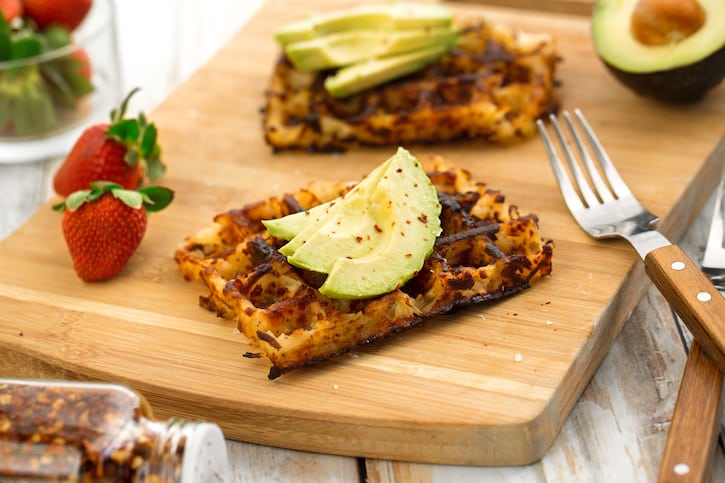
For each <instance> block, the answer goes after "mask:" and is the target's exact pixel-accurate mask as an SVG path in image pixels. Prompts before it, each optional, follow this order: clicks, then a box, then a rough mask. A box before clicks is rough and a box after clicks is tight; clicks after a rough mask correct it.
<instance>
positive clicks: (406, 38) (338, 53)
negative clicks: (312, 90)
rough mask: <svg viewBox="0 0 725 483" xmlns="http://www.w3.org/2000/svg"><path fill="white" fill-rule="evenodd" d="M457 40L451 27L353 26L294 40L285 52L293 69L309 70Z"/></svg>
mask: <svg viewBox="0 0 725 483" xmlns="http://www.w3.org/2000/svg"><path fill="white" fill-rule="evenodd" d="M457 39H458V31H457V30H455V29H453V28H452V27H450V26H446V27H436V28H412V29H406V30H398V31H386V30H357V29H356V30H348V31H345V32H338V33H333V34H329V35H325V36H323V37H317V38H314V39H312V40H306V41H301V42H293V43H291V44H288V45H287V47H286V48H285V54H286V55H287V58H288V59H289V60H290V61H291V62H292V64H293V65H294V66H295V68H297V69H298V70H301V71H307V72H310V71H318V70H325V69H331V68H334V67H342V66H346V65H350V64H354V63H356V62H360V61H363V60H367V59H369V58H371V57H388V56H391V55H395V54H400V53H404V52H409V51H412V50H416V49H420V48H425V47H431V46H435V45H439V44H441V45H447V46H452V45H454V44H455V43H456V40H457Z"/></svg>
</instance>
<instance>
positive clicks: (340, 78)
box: [325, 45, 449, 98]
mask: <svg viewBox="0 0 725 483" xmlns="http://www.w3.org/2000/svg"><path fill="white" fill-rule="evenodd" d="M448 49H449V45H434V46H432V47H425V48H422V49H417V50H414V51H412V52H407V53H404V54H399V55H393V56H390V57H384V58H381V59H369V60H366V61H362V62H358V63H356V64H353V65H350V66H348V67H343V68H341V69H340V70H338V71H337V72H336V73H335V74H334V75H331V76H329V77H327V78H326V79H325V89H326V90H327V92H329V93H330V95H331V96H332V97H336V98H342V97H347V96H351V95H353V94H357V93H358V92H361V91H364V90H365V89H369V88H371V87H375V86H377V85H380V84H384V83H385V82H389V81H391V80H393V79H397V78H400V77H403V76H406V75H408V74H412V73H413V72H416V71H418V70H421V69H423V68H424V67H426V66H428V65H430V64H432V63H433V62H435V61H436V60H438V59H439V58H441V57H442V56H443V55H444V54H445V53H446V52H448Z"/></svg>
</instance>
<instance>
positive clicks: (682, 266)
mask: <svg viewBox="0 0 725 483" xmlns="http://www.w3.org/2000/svg"><path fill="white" fill-rule="evenodd" d="M670 267H672V270H677V271H678V272H679V271H680V270H684V269H685V262H672V265H670Z"/></svg>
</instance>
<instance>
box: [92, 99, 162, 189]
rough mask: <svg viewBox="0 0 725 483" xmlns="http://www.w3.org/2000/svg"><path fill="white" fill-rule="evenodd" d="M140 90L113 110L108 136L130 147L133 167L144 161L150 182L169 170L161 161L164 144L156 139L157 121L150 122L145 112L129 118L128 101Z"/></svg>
mask: <svg viewBox="0 0 725 483" xmlns="http://www.w3.org/2000/svg"><path fill="white" fill-rule="evenodd" d="M139 90H140V89H139V88H138V87H136V88H134V89H132V90H131V92H129V93H128V95H127V96H126V98H125V99H124V100H123V101H122V102H121V105H120V106H119V107H118V109H113V110H112V111H111V124H110V125H109V126H108V129H107V130H106V137H108V138H110V139H114V140H115V141H117V142H119V143H121V144H122V145H123V146H124V147H125V148H126V155H125V156H124V161H126V164H128V165H129V166H131V167H134V166H136V165H137V164H139V163H141V166H142V167H143V171H144V176H146V177H147V178H148V179H149V180H150V181H154V180H156V179H157V178H158V177H160V176H161V175H162V174H164V172H165V171H166V167H165V166H164V164H163V162H162V161H161V147H160V146H159V145H158V143H157V142H156V140H157V137H158V132H157V129H156V126H155V125H154V124H153V123H150V122H148V120H147V119H146V116H145V115H144V114H143V113H139V115H138V117H137V118H135V119H133V118H132V119H128V118H126V117H125V116H126V109H127V108H128V103H129V101H130V100H131V97H133V95H134V94H136V93H137V92H138V91H139Z"/></svg>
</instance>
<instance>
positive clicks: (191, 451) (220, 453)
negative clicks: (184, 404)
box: [181, 423, 229, 483]
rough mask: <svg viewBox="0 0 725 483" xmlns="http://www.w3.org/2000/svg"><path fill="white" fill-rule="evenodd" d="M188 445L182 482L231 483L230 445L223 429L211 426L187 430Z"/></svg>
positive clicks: (190, 425)
mask: <svg viewBox="0 0 725 483" xmlns="http://www.w3.org/2000/svg"><path fill="white" fill-rule="evenodd" d="M184 433H186V444H185V447H184V461H183V467H182V477H181V483H217V482H218V483H225V482H227V481H229V460H228V457H227V446H226V443H225V441H224V434H223V433H222V430H221V428H219V426H217V425H216V424H212V423H197V424H189V425H187V426H186V427H185V428H184Z"/></svg>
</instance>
